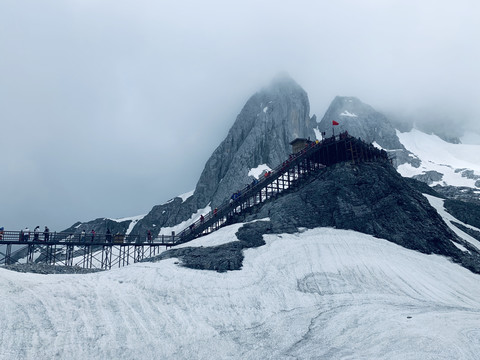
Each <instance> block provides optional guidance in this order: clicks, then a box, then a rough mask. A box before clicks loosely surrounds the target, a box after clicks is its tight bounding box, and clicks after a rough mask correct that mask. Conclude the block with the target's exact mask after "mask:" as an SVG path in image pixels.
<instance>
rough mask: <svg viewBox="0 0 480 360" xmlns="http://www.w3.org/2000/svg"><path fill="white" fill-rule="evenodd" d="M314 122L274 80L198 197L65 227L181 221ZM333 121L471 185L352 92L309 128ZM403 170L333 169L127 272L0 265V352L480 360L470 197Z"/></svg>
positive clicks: (458, 157)
mask: <svg viewBox="0 0 480 360" xmlns="http://www.w3.org/2000/svg"><path fill="white" fill-rule="evenodd" d="M314 120H315V118H314V117H309V106H308V98H307V97H306V93H305V92H304V91H303V90H302V89H301V88H300V87H299V86H298V85H297V84H295V83H294V82H293V81H292V80H291V79H281V80H276V81H275V82H274V83H273V84H272V86H271V87H269V88H267V89H265V90H262V91H261V92H259V93H257V94H255V95H254V96H253V97H252V98H251V99H250V100H249V101H248V102H247V104H246V105H245V107H244V109H243V110H242V112H241V113H240V115H239V116H238V118H237V121H236V122H235V124H234V126H233V127H232V130H231V131H230V132H229V134H228V136H227V138H226V139H225V140H224V141H223V142H222V143H221V145H220V146H219V148H218V149H217V150H216V151H215V152H214V154H213V155H212V157H211V158H210V159H209V160H208V161H207V165H206V166H205V170H204V172H203V174H202V177H201V178H200V180H199V182H198V184H197V188H196V190H195V191H194V192H192V193H188V194H184V195H182V196H179V197H175V198H174V199H172V200H171V201H169V202H168V203H166V204H163V205H158V206H155V207H154V208H153V209H152V211H151V212H150V213H149V214H146V215H142V216H138V217H134V218H125V219H105V218H101V219H97V220H95V221H93V222H90V223H84V224H82V223H77V224H75V225H74V226H72V228H71V232H76V231H79V229H82V228H87V229H89V228H92V227H93V228H94V229H95V230H96V231H97V232H101V231H102V229H103V230H105V229H106V227H107V226H108V227H110V228H111V229H113V231H118V232H124V233H129V232H133V231H139V232H141V231H146V229H150V228H153V229H156V230H157V229H158V232H161V231H165V232H168V231H178V230H181V229H182V228H183V227H184V226H187V225H188V223H189V221H192V219H195V217H197V216H200V214H201V213H202V212H204V211H208V210H209V209H210V208H211V207H212V206H215V205H216V204H217V202H218V201H223V198H224V197H225V196H228V195H229V194H230V192H231V191H235V190H236V188H237V187H240V186H242V185H244V184H245V182H249V181H250V180H251V179H252V177H256V176H259V174H260V173H261V172H262V171H263V170H264V169H268V168H269V167H274V166H275V165H277V164H278V163H281V161H282V160H283V159H284V158H286V157H287V156H288V153H289V152H290V148H289V145H288V143H289V142H290V140H292V138H294V137H297V136H300V137H308V136H310V137H312V139H313V131H314V127H315V126H316V123H315V121H314ZM333 120H335V121H337V122H338V123H340V124H341V125H338V127H339V130H348V131H349V132H350V133H351V134H353V135H355V136H359V137H362V138H363V139H364V140H367V141H370V142H373V143H374V144H375V145H376V146H378V147H382V148H384V149H386V150H389V151H391V152H392V154H393V153H395V154H396V155H397V165H398V169H399V172H404V175H409V176H411V177H417V178H419V176H420V179H422V178H421V175H422V174H423V172H428V171H438V172H440V171H441V170H444V169H443V168H445V169H448V171H449V172H445V173H442V178H441V179H440V180H436V183H432V185H435V184H437V186H438V185H439V184H442V185H443V184H453V185H455V184H458V183H456V181H459V180H462V181H467V180H471V181H474V180H475V181H476V179H475V178H472V179H469V178H468V177H469V176H470V177H471V176H476V172H477V171H478V168H477V167H476V165H475V164H476V159H475V157H474V156H473V155H472V156H467V155H465V156H464V155H463V153H462V151H464V150H458V149H464V148H463V147H462V148H457V147H452V148H450V147H448V146H445V144H443V143H442V142H441V141H442V140H440V139H438V138H435V137H432V136H430V135H426V134H422V133H419V132H417V131H416V130H413V131H411V132H409V133H401V132H400V131H398V130H396V129H395V127H394V126H392V125H391V124H390V123H389V121H388V119H387V118H386V117H385V116H383V115H382V114H380V113H378V112H376V111H375V110H374V109H373V108H371V107H369V106H368V105H365V104H362V103H361V102H360V101H359V100H358V99H355V98H339V97H338V98H336V99H335V100H334V103H332V106H331V107H330V109H329V111H327V113H326V114H325V116H324V118H323V119H322V122H321V123H320V124H319V125H318V129H317V134H320V133H321V132H322V131H325V132H327V130H328V129H329V128H331V122H332V121H333ZM412 139H413V140H412ZM423 146H425V148H424V147H423ZM452 146H454V145H452ZM455 146H456V145H455ZM437 147H438V149H437ZM465 149H466V148H465ZM475 149H476V148H468V149H467V150H468V151H467V150H465V151H466V154H470V152H469V151H475ZM432 151H433V152H435V153H434V154H431V152H432ZM441 151H444V152H441ZM477 153H478V152H477ZM470 155H471V154H470ZM457 166H460V167H459V168H458V169H461V170H459V171H455V170H456V169H457ZM415 169H416V170H415ZM469 170H471V171H472V172H469ZM405 171H410V173H405ZM415 171H417V172H415ZM399 172H397V171H396V170H395V168H394V167H392V166H391V165H390V164H388V163H385V162H370V163H356V164H352V163H350V162H344V163H338V164H335V165H332V166H329V167H327V168H325V169H322V170H320V171H319V172H318V173H316V174H315V175H314V176H311V177H309V178H307V179H305V180H304V182H303V183H302V184H301V186H299V187H298V188H297V189H289V191H287V192H285V193H282V194H281V195H279V196H278V197H276V198H271V199H270V200H268V201H266V202H264V203H263V204H262V205H261V206H258V207H257V208H255V209H252V212H251V213H249V214H248V215H246V216H245V220H244V221H245V223H237V224H234V225H230V226H227V227H224V228H221V229H220V230H218V231H216V232H214V233H212V234H210V235H207V236H204V237H201V238H197V239H195V240H193V241H191V242H188V243H185V244H183V245H180V246H178V247H175V248H173V249H170V250H168V251H165V252H163V253H162V254H160V255H159V256H157V257H155V258H150V259H148V261H145V262H142V263H136V264H134V265H132V266H128V267H124V268H121V269H114V270H111V271H108V272H102V273H93V274H87V275H49V276H45V275H39V274H21V273H16V272H9V271H7V270H5V269H0V293H1V294H2V295H1V296H0V305H1V306H2V309H3V312H2V321H0V340H1V343H2V351H1V352H0V359H11V358H22V359H34V358H35V359H38V358H41V359H43V358H45V359H51V358H72V359H85V358H89V359H90V358H92V359H97V358H98V359H105V358H118V359H132V358H160V359H264V358H265V359H312V358H314V359H315V358H319V359H344V358H364V359H429V358H431V359H452V358H461V359H466V360H470V359H477V358H478V353H479V351H480V342H479V341H478V338H479V335H480V327H479V325H478V324H479V323H480V300H479V299H480V285H479V284H480V282H479V281H478V279H479V275H478V274H480V221H478V216H477V215H478V214H480V207H478V206H475V205H472V204H465V203H462V202H455V201H454V200H445V199H443V198H442V197H441V195H439V194H438V193H437V192H435V191H434V190H433V189H432V188H431V187H429V186H428V185H427V184H425V183H424V182H420V181H418V180H416V179H411V178H408V177H402V176H401V175H400V174H399ZM462 175H464V176H462ZM464 178H465V179H464ZM442 182H444V183H442ZM462 184H463V185H465V184H467V185H469V186H471V185H472V182H469V183H462ZM473 186H476V184H475V183H473ZM475 191H476V190H475ZM465 213H468V215H466V214H465ZM96 226H98V228H95V227H96ZM207 270H216V271H207Z"/></svg>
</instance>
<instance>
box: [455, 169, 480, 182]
mask: <svg viewBox="0 0 480 360" xmlns="http://www.w3.org/2000/svg"><path fill="white" fill-rule="evenodd" d="M455 172H456V173H459V172H460V173H461V175H462V177H464V178H467V179H472V180H478V179H480V175H475V172H474V171H473V170H469V169H455Z"/></svg>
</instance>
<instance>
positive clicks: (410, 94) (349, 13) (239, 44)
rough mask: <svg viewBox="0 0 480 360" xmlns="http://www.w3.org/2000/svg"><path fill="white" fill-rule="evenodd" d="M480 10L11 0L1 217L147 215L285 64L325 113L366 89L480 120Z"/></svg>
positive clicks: (379, 105)
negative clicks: (338, 99) (342, 99)
mask: <svg viewBox="0 0 480 360" xmlns="http://www.w3.org/2000/svg"><path fill="white" fill-rule="evenodd" d="M479 13H480V3H478V2H476V1H473V0H459V1H456V2H455V3H452V2H451V1H446V0H441V1H436V2H431V1H424V2H418V1H410V0H408V1H401V2H400V1H397V0H387V1H380V0H368V1H362V2H358V1H353V0H339V1H335V2H331V3H325V2H305V1H301V2H290V1H285V2H281V3H279V2H274V1H271V0H268V1H263V2H261V3H258V2H256V1H252V0H246V1H243V2H241V3H231V2H223V1H219V0H207V1H204V2H202V3H197V2H194V1H191V0H186V1H182V2H178V3H168V4H167V3H165V2H157V1H153V0H139V1H137V2H135V4H133V3H130V2H122V3H118V2H117V1H113V0H106V1H102V2H95V1H76V0H65V1H61V2H59V1H54V0H45V1H42V2H35V1H30V0H27V1H22V2H15V1H9V0H7V1H3V2H1V3H0V47H1V48H2V49H3V52H2V54H4V56H1V57H0V74H1V78H2V81H1V82H0V121H1V131H2V141H1V142H0V154H2V155H3V157H2V169H3V172H2V176H1V177H0V192H1V193H2V207H1V209H0V226H6V227H8V228H15V229H19V228H23V227H25V226H26V225H28V226H29V227H31V228H32V227H34V226H36V225H42V226H43V225H49V226H50V227H51V228H52V229H60V228H65V227H67V226H69V225H70V224H72V223H74V222H75V221H77V220H86V219H90V218H92V217H96V216H110V217H118V218H122V217H126V216H132V215H138V214H144V213H146V212H148V210H149V209H150V208H151V206H152V194H153V195H154V197H155V201H154V203H163V202H165V201H167V200H168V199H170V198H171V197H173V196H175V195H177V194H182V193H185V192H188V191H191V190H192V189H193V188H194V187H195V184H196V181H197V179H198V177H199V175H200V174H201V172H202V169H203V167H204V165H205V161H206V160H207V159H208V157H209V156H210V154H211V153H212V152H213V150H214V149H215V148H216V146H217V145H218V143H219V141H220V140H221V139H223V138H224V137H225V136H226V135H227V133H228V129H229V128H230V127H231V126H232V124H233V123H234V121H235V118H236V116H237V115H238V114H239V113H240V111H241V107H242V105H243V104H244V103H245V101H246V100H247V99H248V98H249V97H250V96H251V95H252V94H253V93H254V92H256V91H258V89H260V88H261V87H262V86H265V84H268V83H269V82H270V81H271V79H272V78H273V77H274V76H275V75H276V74H277V73H278V72H280V71H287V72H288V73H289V74H290V76H291V77H292V78H293V79H295V81H296V82H297V83H298V84H299V85H300V86H301V87H302V88H303V89H305V91H306V92H307V93H308V97H309V99H310V111H311V114H310V116H312V115H313V114H316V115H317V118H318V119H320V118H321V117H322V116H323V114H324V112H325V111H326V109H327V108H328V106H329V104H330V103H331V101H332V100H333V99H334V98H335V96H337V95H340V96H355V97H358V98H359V99H361V100H362V101H363V102H365V103H367V104H370V105H371V106H373V107H374V108H375V109H378V110H379V111H381V112H387V110H388V112H390V113H399V110H400V111H402V112H403V111H406V112H407V115H408V114H410V113H412V114H417V113H418V111H417V110H418V109H427V110H426V111H427V112H428V113H431V112H433V114H434V116H433V117H432V124H433V125H429V126H430V127H435V126H443V124H444V123H449V122H450V121H451V122H452V124H454V125H453V127H452V128H453V129H457V128H458V129H460V130H463V129H466V130H472V129H476V131H477V132H479V133H480V128H479V123H480V121H479V119H480V103H479V102H478V99H479V98H480V71H479V66H480V65H479V64H480V51H479V50H478V49H477V47H476V46H475V44H478V43H480V32H479V31H478V14H479ZM400 115H402V116H400V117H401V118H403V117H404V116H403V114H400ZM415 117H418V118H419V119H418V120H416V121H417V122H418V123H420V120H421V118H423V116H417V115H415ZM407 119H410V117H409V116H407ZM442 119H448V120H442ZM450 119H451V120H450ZM408 121H410V120H408ZM428 121H430V120H428ZM437 124H439V125H437ZM453 131H454V130H452V129H450V128H448V130H447V132H453ZM454 135H455V136H461V134H459V135H457V134H456V133H455V134H454ZM172 149H173V151H172ZM119 194H122V196H121V197H120V196H119Z"/></svg>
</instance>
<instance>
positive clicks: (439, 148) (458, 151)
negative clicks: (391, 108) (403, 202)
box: [397, 129, 480, 188]
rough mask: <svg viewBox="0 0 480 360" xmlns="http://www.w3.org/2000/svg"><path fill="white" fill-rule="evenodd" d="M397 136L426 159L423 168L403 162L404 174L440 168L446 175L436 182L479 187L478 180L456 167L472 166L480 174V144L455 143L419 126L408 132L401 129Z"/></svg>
mask: <svg viewBox="0 0 480 360" xmlns="http://www.w3.org/2000/svg"><path fill="white" fill-rule="evenodd" d="M397 136H398V138H399V139H400V142H401V143H402V144H403V145H404V146H405V148H406V149H407V150H409V151H411V152H412V153H414V154H415V155H416V156H418V158H419V159H420V160H421V161H422V164H421V165H420V167H419V168H415V167H413V166H411V165H410V164H403V165H400V166H399V167H398V172H399V173H400V174H402V176H406V177H412V176H414V175H419V174H422V173H424V172H426V171H438V172H439V173H442V174H444V175H443V178H442V180H441V181H438V182H435V183H433V184H432V185H437V184H440V185H445V184H446V185H453V186H467V187H471V188H475V182H476V180H474V179H468V178H466V177H462V174H461V172H455V170H456V169H470V170H473V171H474V173H475V175H480V161H479V157H478V154H480V145H466V144H451V143H448V142H446V141H444V140H442V139H440V138H439V137H438V136H436V135H428V134H425V133H423V132H421V131H419V130H416V129H413V130H412V131H410V132H405V133H401V132H400V131H398V130H397Z"/></svg>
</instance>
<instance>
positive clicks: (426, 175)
mask: <svg viewBox="0 0 480 360" xmlns="http://www.w3.org/2000/svg"><path fill="white" fill-rule="evenodd" d="M413 178H414V179H416V180H419V181H422V182H424V183H426V184H428V185H431V184H433V183H434V182H437V181H440V180H442V179H443V174H442V173H439V172H438V171H434V170H431V171H425V172H423V174H420V175H415V176H413Z"/></svg>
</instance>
